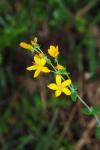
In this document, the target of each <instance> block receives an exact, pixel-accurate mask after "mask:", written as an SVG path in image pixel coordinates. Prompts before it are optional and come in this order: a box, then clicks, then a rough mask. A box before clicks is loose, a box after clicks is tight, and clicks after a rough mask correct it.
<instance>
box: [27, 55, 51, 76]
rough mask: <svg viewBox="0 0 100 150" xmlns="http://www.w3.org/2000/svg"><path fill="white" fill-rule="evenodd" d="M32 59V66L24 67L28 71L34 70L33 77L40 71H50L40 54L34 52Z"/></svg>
mask: <svg viewBox="0 0 100 150" xmlns="http://www.w3.org/2000/svg"><path fill="white" fill-rule="evenodd" d="M34 61H35V63H34V65H33V66H30V67H27V68H26V69H27V70H28V71H31V70H36V71H35V73H34V78H36V77H37V76H38V75H39V74H40V72H44V73H49V72H50V70H49V69H48V68H47V67H45V64H46V60H45V59H44V58H40V56H39V55H37V54H36V55H35V56H34Z"/></svg>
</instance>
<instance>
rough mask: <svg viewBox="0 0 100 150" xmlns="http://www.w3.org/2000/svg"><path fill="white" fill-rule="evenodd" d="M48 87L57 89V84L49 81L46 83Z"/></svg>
mask: <svg viewBox="0 0 100 150" xmlns="http://www.w3.org/2000/svg"><path fill="white" fill-rule="evenodd" d="M48 88H49V89H51V90H56V89H57V85H56V84H55V83H51V84H49V85H48Z"/></svg>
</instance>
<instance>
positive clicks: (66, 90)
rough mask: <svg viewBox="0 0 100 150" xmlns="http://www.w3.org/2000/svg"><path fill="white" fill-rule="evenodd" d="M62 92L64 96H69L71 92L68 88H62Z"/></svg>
mask: <svg viewBox="0 0 100 150" xmlns="http://www.w3.org/2000/svg"><path fill="white" fill-rule="evenodd" d="M63 92H64V93H65V94H66V95H71V91H70V90H69V89H68V88H64V89H63Z"/></svg>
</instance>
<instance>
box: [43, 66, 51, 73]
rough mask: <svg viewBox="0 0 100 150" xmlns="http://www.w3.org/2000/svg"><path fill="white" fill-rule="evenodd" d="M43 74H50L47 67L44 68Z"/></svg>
mask: <svg viewBox="0 0 100 150" xmlns="http://www.w3.org/2000/svg"><path fill="white" fill-rule="evenodd" d="M42 72H45V73H49V72H50V70H49V69H48V68H47V67H43V69H42Z"/></svg>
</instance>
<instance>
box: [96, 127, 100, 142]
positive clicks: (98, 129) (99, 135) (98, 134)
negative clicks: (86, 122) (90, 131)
mask: <svg viewBox="0 0 100 150" xmlns="http://www.w3.org/2000/svg"><path fill="white" fill-rule="evenodd" d="M96 138H97V139H99V140H100V126H98V125H97V126H96Z"/></svg>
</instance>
